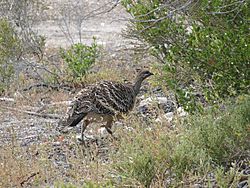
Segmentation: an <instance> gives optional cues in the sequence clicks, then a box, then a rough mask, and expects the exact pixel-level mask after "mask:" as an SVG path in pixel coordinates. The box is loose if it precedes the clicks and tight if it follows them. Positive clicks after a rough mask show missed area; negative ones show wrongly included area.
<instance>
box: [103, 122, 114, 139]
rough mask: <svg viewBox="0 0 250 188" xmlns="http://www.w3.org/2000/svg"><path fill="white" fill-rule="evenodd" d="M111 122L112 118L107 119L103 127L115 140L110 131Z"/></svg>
mask: <svg viewBox="0 0 250 188" xmlns="http://www.w3.org/2000/svg"><path fill="white" fill-rule="evenodd" d="M112 123H113V118H112V119H109V120H108V121H107V123H106V125H105V128H106V130H107V132H108V133H109V134H110V135H111V136H112V138H113V139H114V140H117V138H116V137H115V136H114V135H113V132H112V131H111V128H112Z"/></svg>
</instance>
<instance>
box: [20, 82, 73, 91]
mask: <svg viewBox="0 0 250 188" xmlns="http://www.w3.org/2000/svg"><path fill="white" fill-rule="evenodd" d="M33 88H49V89H53V90H59V89H62V90H65V91H71V90H72V86H69V85H66V84H64V85H59V84H58V85H52V84H45V83H39V84H33V85H31V86H29V87H26V88H24V89H23V91H29V90H31V89H33Z"/></svg>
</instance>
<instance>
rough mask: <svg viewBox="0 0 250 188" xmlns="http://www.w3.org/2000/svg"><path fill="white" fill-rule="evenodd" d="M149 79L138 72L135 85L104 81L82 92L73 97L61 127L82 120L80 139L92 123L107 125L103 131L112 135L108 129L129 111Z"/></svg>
mask: <svg viewBox="0 0 250 188" xmlns="http://www.w3.org/2000/svg"><path fill="white" fill-rule="evenodd" d="M150 75H152V73H150V72H149V71H141V72H140V73H139V74H138V76H137V77H136V80H135V82H134V84H125V83H118V82H112V81H103V82H100V83H97V84H95V85H90V86H87V87H85V88H84V89H82V90H81V91H80V92H79V93H78V94H77V95H76V97H75V99H74V101H73V102H72V105H71V107H70V108H69V110H68V112H67V118H66V120H63V121H62V125H63V126H76V125H77V124H78V123H79V122H80V121H81V120H82V119H84V122H83V125H82V136H83V132H84V130H85V129H86V127H87V125H88V124H90V123H92V122H106V125H105V128H106V129H107V131H108V132H109V133H110V134H112V131H111V126H112V122H113V121H114V120H115V119H119V118H121V114H124V113H128V112H129V111H131V110H132V109H133V107H134V104H135V99H136V96H137V94H138V93H139V90H140V87H141V83H142V81H143V80H144V79H145V78H147V77H149V76H150Z"/></svg>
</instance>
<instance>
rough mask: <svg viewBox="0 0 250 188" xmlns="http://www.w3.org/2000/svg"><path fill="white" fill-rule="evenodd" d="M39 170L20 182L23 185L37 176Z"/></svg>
mask: <svg viewBox="0 0 250 188" xmlns="http://www.w3.org/2000/svg"><path fill="white" fill-rule="evenodd" d="M38 174H39V172H34V173H32V174H31V175H30V176H28V177H27V178H26V179H25V180H23V181H22V182H21V183H20V184H21V187H23V184H24V183H26V182H28V181H29V180H30V179H31V178H33V177H35V176H36V175H38Z"/></svg>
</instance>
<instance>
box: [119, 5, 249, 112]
mask: <svg viewBox="0 0 250 188" xmlns="http://www.w3.org/2000/svg"><path fill="white" fill-rule="evenodd" d="M122 2H123V5H124V6H125V7H126V9H127V11H128V12H129V13H130V14H131V15H132V16H133V17H134V20H133V19H132V21H131V26H130V29H129V30H128V35H129V36H131V37H133V38H134V37H135V38H136V39H139V40H140V41H142V42H144V43H147V44H149V45H150V46H151V47H152V48H151V52H152V54H153V55H155V56H156V57H157V58H158V59H160V60H161V62H163V63H164V64H165V65H164V69H163V72H164V73H165V76H164V79H165V81H166V83H167V85H168V86H169V87H170V88H171V89H172V90H174V91H175V92H176V96H177V97H178V100H179V102H180V103H181V104H182V105H183V106H185V108H186V110H190V111H191V110H195V109H196V108H197V107H198V106H199V102H197V96H198V95H200V96H204V99H205V100H206V101H208V102H211V103H214V102H215V101H216V100H220V99H225V98H227V97H232V96H238V95H241V94H244V93H249V85H250V79H249V77H250V69H249V66H250V45H249V44H250V37H249V21H248V20H249V16H250V11H249V9H250V6H249V5H250V2H249V1H234V0H228V1H224V0H214V1H207V0H201V1H199V2H192V1H191V3H187V2H186V1H185V2H183V1H175V2H173V3H169V2H166V3H164V2H163V1H161V0H145V1H132V0H123V1H122Z"/></svg>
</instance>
